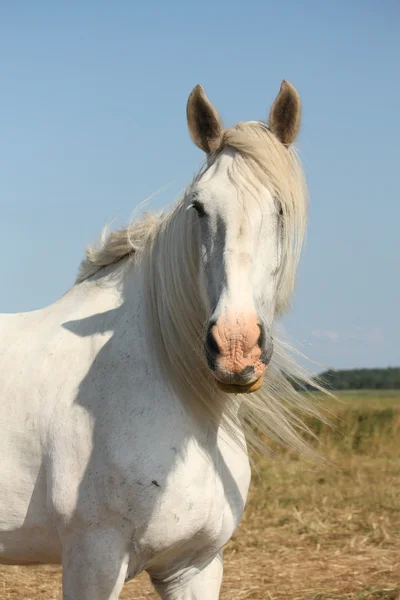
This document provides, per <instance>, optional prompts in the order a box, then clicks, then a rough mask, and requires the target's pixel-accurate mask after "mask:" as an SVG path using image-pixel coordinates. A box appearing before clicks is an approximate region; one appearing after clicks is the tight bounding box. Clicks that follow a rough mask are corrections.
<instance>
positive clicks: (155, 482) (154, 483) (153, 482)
mask: <svg viewBox="0 0 400 600" xmlns="http://www.w3.org/2000/svg"><path fill="white" fill-rule="evenodd" d="M151 483H152V484H153V485H155V486H157V487H161V486H160V484H159V483H158V482H157V481H156V480H155V479H153V481H152V482H151Z"/></svg>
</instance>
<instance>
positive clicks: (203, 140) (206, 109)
mask: <svg viewBox="0 0 400 600" xmlns="http://www.w3.org/2000/svg"><path fill="white" fill-rule="evenodd" d="M186 116H187V122H188V128H189V133H190V136H191V138H192V140H193V141H194V143H195V144H196V146H198V148H200V149H201V150H204V152H206V153H207V154H209V153H210V152H213V151H215V150H217V149H218V147H219V144H220V141H221V135H222V130H223V127H222V122H221V119H220V117H219V115H218V113H217V111H216V110H215V108H214V107H213V105H212V104H211V102H210V101H209V99H208V98H207V96H206V95H205V93H204V90H203V88H202V87H201V85H196V87H195V88H193V90H192V92H191V94H190V96H189V99H188V102H187V106H186Z"/></svg>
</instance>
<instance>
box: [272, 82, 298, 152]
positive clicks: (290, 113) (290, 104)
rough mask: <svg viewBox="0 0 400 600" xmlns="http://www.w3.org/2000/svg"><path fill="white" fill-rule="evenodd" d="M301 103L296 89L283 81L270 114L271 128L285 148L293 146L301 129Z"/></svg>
mask: <svg viewBox="0 0 400 600" xmlns="http://www.w3.org/2000/svg"><path fill="white" fill-rule="evenodd" d="M300 118H301V102H300V96H299V94H298V92H297V90H296V88H295V87H294V86H293V85H292V84H291V83H289V82H288V81H285V80H283V81H282V85H281V89H280V90H279V94H278V95H277V97H276V99H275V102H274V103H273V105H272V107H271V110H270V113H269V122H268V125H269V128H270V130H271V131H272V133H274V134H275V135H276V137H277V138H278V140H280V141H281V142H282V144H284V145H285V146H290V144H293V142H294V140H295V139H296V137H297V134H298V133H299V129H300Z"/></svg>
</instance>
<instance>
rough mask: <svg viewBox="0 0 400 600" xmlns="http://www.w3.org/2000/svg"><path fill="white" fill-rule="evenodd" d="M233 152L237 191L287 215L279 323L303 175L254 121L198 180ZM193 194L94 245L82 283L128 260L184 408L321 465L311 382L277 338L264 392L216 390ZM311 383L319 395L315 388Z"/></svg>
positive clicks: (303, 197)
mask: <svg viewBox="0 0 400 600" xmlns="http://www.w3.org/2000/svg"><path fill="white" fill-rule="evenodd" d="M226 147H229V148H233V149H234V150H236V153H235V158H234V162H233V166H232V172H231V173H230V176H231V178H232V180H233V181H234V183H235V185H236V186H237V187H238V189H240V190H243V191H244V192H245V193H254V191H255V190H257V187H260V186H265V187H267V188H268V189H269V191H270V192H271V193H272V194H273V196H274V197H276V198H278V199H279V201H280V204H281V206H282V219H283V227H284V244H285V247H284V261H283V267H282V270H281V273H280V281H279V288H278V308H277V310H278V314H279V315H281V314H283V313H284V311H285V310H287V308H288V307H289V305H290V299H291V297H292V293H293V288H294V283H295V276H296V269H297V264H298V260H299V256H300V251H301V247H302V243H303V239H304V235H305V229H306V221H307V190H306V185H305V181H304V177H303V171H302V168H301V165H300V162H299V159H298V156H297V154H296V151H295V149H294V148H293V147H291V148H286V147H285V146H283V145H282V144H281V143H280V142H279V141H278V140H277V139H276V137H275V136H274V135H273V134H272V133H271V132H270V131H269V129H268V128H267V126H266V125H265V124H264V123H262V122H248V123H239V124H238V125H236V126H235V127H233V128H230V129H225V130H224V132H223V136H222V138H221V141H220V144H219V147H218V148H217V150H216V151H215V152H214V153H213V154H212V155H211V156H209V160H208V165H206V166H205V167H204V168H203V169H202V170H201V171H200V173H199V174H198V175H197V176H196V178H195V181H196V180H198V178H199V177H201V175H202V173H203V172H204V169H206V168H207V166H209V165H210V163H212V162H213V161H214V160H215V158H216V157H217V156H218V154H219V152H220V151H221V150H222V149H223V148H226ZM249 181H251V182H252V185H251V190H250V189H249V186H248V183H246V182H249ZM190 187H191V186H189V188H188V190H187V191H186V194H185V195H184V196H183V197H182V198H181V199H180V200H178V201H177V203H176V204H175V205H174V207H173V209H172V210H171V211H167V212H163V213H160V214H158V215H145V216H144V217H143V219H141V220H138V221H137V222H135V223H133V224H131V225H130V226H128V227H125V228H122V229H119V230H117V231H113V232H111V233H110V234H104V235H103V236H102V239H101V242H100V243H99V245H97V246H88V247H87V250H86V258H85V259H84V260H83V261H82V263H81V265H80V267H79V273H78V276H77V280H76V282H77V283H80V282H82V281H84V280H87V279H88V278H90V277H91V276H92V275H94V274H95V273H97V272H98V271H99V270H100V269H102V268H103V267H106V266H108V265H111V264H113V263H118V262H119V261H121V260H122V259H124V258H127V257H130V259H131V260H133V261H134V262H135V264H136V265H137V267H138V268H140V269H141V273H142V276H143V285H144V293H145V295H146V305H147V306H148V319H147V320H148V325H149V327H150V331H151V335H152V344H153V346H154V351H155V352H156V353H157V356H158V359H159V362H160V364H161V365H162V367H163V369H164V370H165V373H166V374H167V375H168V377H169V378H170V380H171V384H172V385H173V386H175V388H176V389H177V390H178V391H179V393H180V394H181V396H182V398H183V399H184V400H185V402H186V403H187V405H188V406H189V407H190V408H192V409H193V410H194V411H195V412H196V413H197V414H200V416H203V417H206V418H208V419H209V420H210V422H211V423H212V422H218V423H220V421H221V416H222V423H223V426H224V427H226V428H227V429H228V431H229V432H230V434H231V435H236V433H235V432H236V431H237V426H236V425H237V418H238V415H239V418H240V419H241V422H242V425H243V427H244V430H245V433H246V437H247V440H248V441H249V442H250V443H251V444H252V445H253V446H256V447H258V448H261V449H262V450H266V449H267V445H266V443H265V440H264V439H263V436H262V435H261V436H260V433H261V434H265V435H266V436H267V437H268V438H270V439H271V438H272V439H273V440H274V441H276V442H278V443H279V444H280V445H284V446H286V447H290V448H293V449H295V450H298V451H301V452H302V453H305V454H307V455H309V456H312V457H313V458H315V453H314V452H313V450H312V449H311V448H310V446H309V445H308V444H307V443H306V442H305V440H304V436H303V435H302V433H301V432H302V431H303V432H304V431H308V433H310V432H309V430H308V428H307V427H306V425H304V423H303V421H302V419H301V416H302V415H318V416H319V417H320V415H319V412H318V409H317V408H316V406H315V403H314V402H310V400H309V399H308V397H307V395H306V394H304V393H302V391H301V388H302V386H303V388H305V387H306V386H309V385H310V384H311V380H310V378H309V377H308V376H307V375H306V374H305V372H304V369H303V368H302V367H301V366H300V365H299V364H298V363H297V361H296V360H295V359H294V356H293V352H292V351H291V349H290V348H289V346H288V345H287V344H286V343H285V342H283V341H282V340H279V339H277V336H276V335H275V336H274V341H275V344H274V346H275V350H274V354H273V358H272V361H271V363H270V365H269V367H268V372H267V375H266V377H265V380H264V384H263V386H262V387H261V389H260V390H259V391H258V392H255V393H252V394H242V395H240V396H233V395H232V396H229V397H228V396H227V395H226V394H225V393H223V392H220V391H219V390H218V389H217V388H216V386H215V383H214V379H213V377H212V375H211V373H210V371H209V369H208V367H207V363H206V359H205V355H204V347H203V344H204V336H205V331H206V323H207V318H208V315H207V314H206V311H205V307H204V306H203V305H202V301H201V299H200V294H199V283H198V269H199V266H198V264H199V263H198V261H199V243H198V238H197V235H196V226H195V223H196V221H195V217H194V216H193V211H192V212H190V211H187V210H186V208H187V205H188V198H189V196H190ZM294 382H295V383H296V385H293V383H294ZM312 384H313V385H314V387H315V386H316V387H319V388H320V389H321V390H322V388H321V387H320V386H318V384H317V383H316V382H315V381H314V380H313V381H312ZM239 406H240V408H239Z"/></svg>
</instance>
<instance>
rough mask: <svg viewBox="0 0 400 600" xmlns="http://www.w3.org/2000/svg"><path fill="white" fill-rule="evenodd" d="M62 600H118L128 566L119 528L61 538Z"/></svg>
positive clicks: (84, 532)
mask: <svg viewBox="0 0 400 600" xmlns="http://www.w3.org/2000/svg"><path fill="white" fill-rule="evenodd" d="M62 548H63V551H62V567H63V600H93V599H94V598H96V600H117V599H118V598H119V594H120V592H121V590H122V587H123V585H124V581H125V576H126V572H127V567H128V553H127V551H126V540H125V539H124V538H123V537H122V535H121V533H120V532H119V531H118V530H117V529H112V528H109V529H101V530H99V529H98V530H94V531H79V532H78V531H74V533H73V534H71V535H68V536H66V537H63V539H62Z"/></svg>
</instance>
